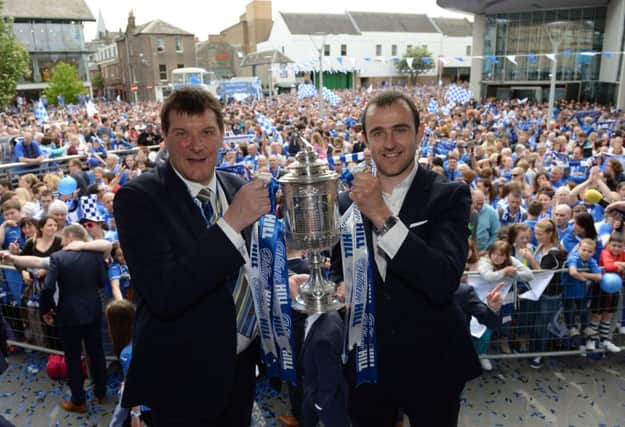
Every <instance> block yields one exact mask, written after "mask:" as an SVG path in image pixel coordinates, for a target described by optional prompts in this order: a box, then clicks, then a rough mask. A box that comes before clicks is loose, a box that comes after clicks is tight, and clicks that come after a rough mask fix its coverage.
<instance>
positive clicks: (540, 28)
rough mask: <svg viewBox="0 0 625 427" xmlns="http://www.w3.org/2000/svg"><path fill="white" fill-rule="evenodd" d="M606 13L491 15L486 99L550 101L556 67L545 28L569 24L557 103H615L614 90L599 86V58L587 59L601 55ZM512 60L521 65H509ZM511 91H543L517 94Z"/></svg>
mask: <svg viewBox="0 0 625 427" xmlns="http://www.w3.org/2000/svg"><path fill="white" fill-rule="evenodd" d="M606 11H607V7H587V8H571V9H557V10H540V11H531V12H518V13H501V14H494V15H487V16H486V31H485V34H484V57H485V59H484V60H483V61H482V63H483V67H482V83H483V84H484V85H486V87H485V89H486V95H487V96H496V97H499V98H505V97H511V96H512V97H514V96H518V95H521V96H520V97H524V96H522V95H525V96H528V95H529V96H530V97H531V98H542V99H543V100H546V99H547V98H548V96H549V90H548V86H549V81H550V79H551V65H552V62H551V60H550V59H549V58H547V57H546V56H544V54H550V53H553V46H552V44H551V41H550V39H549V35H548V32H547V27H546V24H547V23H549V22H554V21H566V22H569V25H568V27H567V31H566V32H565V33H564V36H563V38H562V41H561V43H560V46H559V49H558V52H559V55H558V57H557V59H558V68H557V73H556V80H557V81H558V86H557V88H556V97H566V98H569V99H580V100H589V101H600V102H606V103H614V99H612V98H613V97H614V96H615V95H614V93H615V90H614V87H611V86H614V85H612V84H609V83H599V81H598V80H599V70H600V64H601V54H598V53H597V54H592V55H591V54H589V52H601V51H602V47H603V36H604V32H605V24H606ZM582 52H586V54H581V53H582ZM508 55H514V56H515V61H516V62H517V63H516V64H514V63H513V62H512V61H510V60H508V59H506V58H505V57H506V56H508ZM493 56H495V57H496V59H494V58H492V57H493ZM513 86H514V87H519V86H527V87H528V88H531V87H532V86H536V87H541V88H544V89H545V90H540V91H531V90H530V91H526V92H525V93H522V92H523V91H522V90H521V93H519V91H516V92H517V93H515V89H514V88H513ZM532 95H535V96H532Z"/></svg>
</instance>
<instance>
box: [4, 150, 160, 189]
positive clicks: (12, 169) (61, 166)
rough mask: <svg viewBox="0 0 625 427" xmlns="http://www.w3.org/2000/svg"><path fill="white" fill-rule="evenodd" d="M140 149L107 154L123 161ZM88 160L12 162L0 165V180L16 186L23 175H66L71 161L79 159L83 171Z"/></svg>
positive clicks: (55, 158) (65, 158) (80, 156)
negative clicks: (58, 172)
mask: <svg viewBox="0 0 625 427" xmlns="http://www.w3.org/2000/svg"><path fill="white" fill-rule="evenodd" d="M147 148H148V150H149V151H157V150H158V149H159V146H158V145H150V146H148V147H147ZM140 149H141V148H140V147H134V148H129V149H122V150H109V151H107V153H111V154H116V155H118V156H119V157H120V160H122V161H123V159H124V158H125V157H126V156H127V155H128V154H136V153H138V152H139V151H140ZM87 158H88V155H72V156H60V157H54V158H49V159H44V160H42V161H41V162H40V163H34V164H33V163H22V162H14V163H2V164H0V179H5V180H8V181H10V182H11V183H12V184H13V185H16V184H17V181H18V179H19V177H20V176H22V175H25V174H29V173H32V174H35V175H37V176H39V177H43V176H44V175H45V174H47V173H54V172H57V171H59V170H62V171H63V172H64V173H67V167H68V164H69V161H70V160H72V159H79V160H82V161H83V169H88V168H87V165H86V163H85V162H84V160H85V159H87Z"/></svg>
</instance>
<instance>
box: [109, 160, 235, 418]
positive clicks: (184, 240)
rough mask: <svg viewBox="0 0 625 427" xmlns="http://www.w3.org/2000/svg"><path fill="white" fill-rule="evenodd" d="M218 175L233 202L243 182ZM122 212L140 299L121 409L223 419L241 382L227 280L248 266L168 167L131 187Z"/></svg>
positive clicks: (121, 198)
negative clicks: (237, 381) (238, 380)
mask: <svg viewBox="0 0 625 427" xmlns="http://www.w3.org/2000/svg"><path fill="white" fill-rule="evenodd" d="M217 179H218V181H219V184H220V186H221V188H222V190H223V192H224V193H225V195H226V199H227V200H228V202H229V203H230V202H231V200H232V197H233V196H234V194H235V193H236V191H237V190H238V189H239V187H240V186H241V185H242V184H243V180H241V179H240V178H239V177H238V176H236V175H232V174H228V173H222V172H217ZM114 211H115V219H116V221H117V229H118V232H119V238H120V242H121V245H122V247H123V248H124V256H125V257H126V259H127V261H128V266H129V270H130V272H131V274H132V283H133V287H134V288H135V289H136V294H135V295H136V299H137V315H136V322H135V331H134V338H133V358H132V362H131V364H130V368H129V370H128V376H127V382H126V387H125V390H124V395H123V400H122V405H123V406H124V407H129V406H134V405H137V404H140V403H141V404H145V405H147V406H150V407H153V408H154V409H159V410H161V411H163V410H168V409H169V410H171V409H172V408H175V410H178V411H180V412H181V413H184V414H186V416H187V417H189V418H194V417H195V414H198V415H201V417H202V418H213V417H216V416H217V415H218V414H220V413H221V412H222V411H223V409H224V405H225V402H226V398H227V396H228V395H229V394H230V392H231V390H232V389H233V387H234V385H235V384H233V378H234V373H235V372H234V371H235V363H236V321H235V308H234V302H233V299H232V294H231V289H230V286H229V284H230V283H231V282H232V280H233V278H234V277H235V275H237V274H238V272H239V269H240V268H241V267H242V266H243V265H244V262H245V261H244V259H243V257H242V256H241V254H240V253H239V251H238V250H237V248H235V247H234V246H233V245H232V243H231V241H230V240H229V239H228V237H227V236H226V235H225V234H224V232H223V231H222V230H221V228H220V227H219V226H217V225H215V226H213V227H210V228H208V227H206V222H205V220H204V218H203V217H202V214H201V213H200V208H199V207H198V206H197V205H196V204H195V203H194V202H193V199H192V197H191V195H190V193H189V191H188V189H187V187H186V185H185V183H184V182H183V181H182V180H181V179H180V178H179V177H178V175H176V173H175V171H174V170H173V168H172V167H171V165H170V164H169V162H165V163H162V164H159V165H158V166H157V167H156V168H155V169H154V171H152V172H149V173H146V174H141V176H139V177H137V178H135V179H133V180H132V181H130V182H129V183H128V184H126V185H124V186H123V187H122V188H121V189H120V190H119V192H118V193H117V195H116V196H115V210H114Z"/></svg>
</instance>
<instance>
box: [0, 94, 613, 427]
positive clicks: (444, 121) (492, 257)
mask: <svg viewBox="0 0 625 427" xmlns="http://www.w3.org/2000/svg"><path fill="white" fill-rule="evenodd" d="M381 89H383V88H377V89H371V88H370V89H369V90H367V89H366V88H362V89H358V90H345V91H337V95H338V96H340V98H341V101H340V102H339V103H338V104H336V105H330V104H329V103H326V104H325V106H324V109H323V110H320V109H319V108H318V100H316V99H313V98H304V99H300V98H298V96H297V94H296V93H291V94H281V95H278V96H274V97H272V98H270V99H263V100H256V101H233V100H228V101H227V102H225V103H224V104H223V128H224V133H225V138H224V141H223V144H222V145H221V147H220V149H219V153H218V157H217V165H216V166H217V167H218V169H219V168H221V169H223V170H227V171H232V172H235V173H238V174H240V175H242V176H244V177H245V178H246V179H248V180H249V179H250V177H253V176H257V175H259V174H262V173H270V174H271V175H272V176H273V177H275V178H279V177H281V176H283V175H284V174H285V173H287V171H288V167H289V165H290V164H291V163H292V162H293V160H294V155H295V154H296V153H297V152H298V151H300V150H301V149H302V148H304V144H305V142H304V141H308V142H310V144H311V146H312V149H313V150H314V151H315V152H316V154H317V155H318V157H319V158H320V159H322V160H326V161H328V164H329V167H330V168H332V169H333V170H335V171H336V172H337V173H338V174H339V176H341V178H342V180H343V182H342V183H341V188H343V189H349V188H350V186H351V185H356V186H358V185H360V186H362V185H363V184H362V183H358V182H356V183H354V182H352V181H351V180H350V179H348V177H349V175H350V174H349V168H350V167H352V166H354V165H355V164H356V163H358V162H365V163H369V164H371V166H372V167H373V169H375V165H374V164H372V156H371V147H370V144H371V139H369V140H367V138H366V137H365V135H363V132H362V131H363V126H364V123H363V122H362V115H363V110H364V109H365V107H366V105H367V102H368V101H369V100H370V99H371V98H372V97H374V96H375V95H376V94H378V93H379V92H380V91H381ZM395 89H397V90H399V91H400V92H401V93H403V94H404V95H405V96H407V97H409V98H410V99H412V100H413V101H414V103H415V104H416V108H417V109H418V111H419V115H420V126H419V130H418V138H417V139H418V149H417V150H416V156H415V160H416V162H417V164H418V168H425V169H429V170H431V171H433V172H435V173H436V174H439V175H441V176H443V177H444V178H445V179H446V180H448V181H458V182H463V183H465V184H466V185H467V186H469V187H470V188H471V200H472V201H471V219H470V224H469V228H470V230H471V238H470V240H469V243H468V245H469V256H468V258H467V260H466V267H465V273H466V275H465V278H464V279H463V280H465V281H467V282H469V283H471V277H479V278H480V279H481V280H483V281H484V282H487V283H490V284H491V290H495V291H496V292H501V293H502V294H503V296H505V300H504V302H503V305H502V304H501V303H498V302H497V300H498V299H497V298H496V295H495V294H493V293H489V295H488V297H487V298H486V297H484V298H483V302H484V303H486V304H487V306H488V308H489V310H490V312H492V313H495V315H496V316H495V317H496V319H494V320H492V321H490V322H488V323H489V325H488V329H486V331H482V332H481V333H480V334H474V346H475V349H476V352H477V353H478V354H481V355H484V354H487V353H489V352H492V351H497V350H495V349H494V348H493V344H492V343H491V340H493V339H494V338H496V340H497V343H498V344H499V345H500V347H501V348H500V349H501V351H502V352H504V353H508V352H511V351H519V352H535V353H543V352H545V351H550V350H557V349H564V348H566V349H569V348H571V347H575V348H580V349H582V350H584V351H589V352H592V351H595V350H596V348H597V347H602V348H604V349H605V350H606V351H608V352H618V351H620V349H619V347H618V346H617V345H615V344H614V335H616V334H619V333H625V313H624V312H623V310H622V305H623V304H622V298H620V293H618V292H617V293H609V292H606V291H605V290H604V289H603V288H602V287H601V285H600V282H601V279H602V271H604V272H615V273H617V274H618V275H622V274H623V272H624V271H625V253H624V251H623V250H624V247H625V235H624V234H623V233H622V231H621V229H622V221H623V218H622V215H621V214H620V211H619V210H618V204H617V205H613V206H616V208H610V207H608V208H607V209H606V208H605V206H606V205H607V203H612V202H619V201H622V200H625V173H624V164H625V148H624V147H623V137H624V136H625V128H623V125H622V121H623V120H625V117H624V116H623V113H622V112H621V111H619V110H615V109H614V108H611V107H609V106H602V105H595V104H591V103H580V102H573V101H559V102H558V103H557V106H556V108H555V111H554V117H553V118H549V117H547V111H548V108H547V105H546V104H545V103H540V102H533V101H528V100H519V99H507V100H495V99H493V100H484V101H478V100H470V101H468V102H466V103H456V104H452V105H450V100H449V99H448V98H447V94H448V87H445V86H443V87H439V86H416V87H401V88H395ZM434 105H436V106H438V105H441V106H445V108H440V109H439V108H438V107H436V108H433V106H434ZM160 108H161V105H160V104H127V103H123V102H108V103H98V104H97V109H98V112H97V113H96V114H95V115H92V114H88V113H87V111H86V109H85V108H84V106H64V107H58V108H55V107H52V106H50V107H48V120H47V122H45V123H41V122H38V121H37V118H36V117H35V114H34V112H33V111H32V110H30V109H29V104H24V105H21V106H20V109H12V110H8V111H5V112H4V113H1V114H0V136H9V137H11V144H12V145H13V159H12V160H13V161H15V162H20V163H22V164H23V165H21V166H19V167H16V168H15V172H16V173H17V174H19V180H18V181H17V182H10V181H8V180H5V181H2V182H0V209H1V213H2V217H1V221H2V225H1V226H0V241H1V242H2V245H3V246H2V249H3V250H5V251H6V254H7V259H9V260H10V261H12V262H14V263H15V264H16V265H18V266H22V265H29V266H30V265H31V264H28V262H34V265H35V266H36V267H29V268H26V267H24V268H18V269H17V270H11V269H4V270H3V273H4V279H5V280H4V281H3V283H2V288H1V291H0V303H1V304H2V313H3V315H4V317H5V319H6V320H7V324H6V326H7V328H0V329H5V330H6V333H7V336H8V337H10V338H13V339H15V340H18V341H19V340H26V341H29V342H32V343H33V344H37V345H40V346H45V347H49V348H55V349H60V348H61V345H62V344H61V343H60V342H59V340H58V334H59V331H58V330H56V328H55V327H53V326H51V325H53V324H54V321H53V320H52V319H50V318H48V319H46V318H45V316H44V319H43V320H42V318H41V316H42V315H48V314H51V315H52V314H54V313H50V311H49V310H47V309H48V308H49V307H50V306H51V304H50V301H46V304H43V303H42V304H41V305H45V306H46V312H45V313H43V312H40V310H39V308H40V297H41V295H42V293H43V294H44V295H46V293H45V292H43V291H44V289H46V288H48V287H49V284H47V282H46V277H47V276H48V274H49V273H48V269H49V268H50V264H49V263H50V259H51V256H53V254H54V253H56V252H59V251H62V250H63V251H72V250H79V251H80V250H83V249H84V246H83V245H81V244H78V243H76V241H77V240H81V241H82V240H93V241H94V242H95V244H96V246H95V249H96V250H98V251H103V252H104V257H103V259H104V262H105V265H106V268H107V269H108V277H107V279H106V280H104V281H103V283H102V284H101V286H100V284H99V282H98V281H97V280H94V281H95V282H98V283H97V285H98V286H95V285H96V283H94V286H95V287H94V289H95V288H97V289H98V291H97V292H98V293H99V298H100V300H101V310H104V309H105V307H107V304H111V301H114V305H112V306H111V305H109V309H108V310H107V314H111V313H112V314H111V316H109V317H112V318H113V320H111V319H110V318H109V324H110V326H111V335H112V338H113V348H114V352H115V355H116V356H118V357H120V356H121V359H122V360H127V359H128V358H129V357H130V356H129V353H131V351H130V347H129V344H130V340H131V336H132V329H131V327H130V329H129V326H128V325H131V324H132V321H133V319H134V308H133V307H132V304H130V305H127V304H126V305H124V304H125V303H124V302H123V301H130V302H132V301H133V298H134V296H135V289H134V288H133V285H132V277H133V276H132V275H133V271H132V269H129V267H128V265H127V263H126V260H125V258H124V248H122V246H121V244H120V242H119V238H118V235H117V226H116V221H115V215H114V214H115V212H114V200H115V197H116V194H117V193H118V191H120V189H123V188H124V187H125V186H126V185H127V184H128V183H130V182H133V180H135V179H136V178H137V177H138V176H140V175H142V174H143V173H145V172H146V171H148V170H151V169H153V168H155V167H156V166H157V165H158V164H159V163H162V162H165V161H166V160H167V159H168V155H169V154H171V153H168V150H167V149H166V146H165V144H164V141H163V140H164V133H165V132H163V130H162V127H163V123H161V116H160ZM321 111H323V113H322V112H321ZM259 117H263V121H264V120H265V119H269V121H270V122H271V125H270V126H267V124H266V122H264V123H260V120H259ZM552 119H553V120H552ZM169 131H170V132H171V129H169ZM174 131H175V130H174ZM374 131H375V130H374ZM405 131H406V130H405V129H402V128H401V127H398V128H394V129H392V130H391V132H392V133H393V134H394V135H395V134H397V135H398V136H400V135H401V132H405ZM170 135H171V134H170ZM170 137H171V136H170ZM66 155H67V156H71V155H77V156H78V157H74V158H72V159H71V160H69V161H67V160H58V166H59V170H58V171H53V172H47V173H46V174H40V173H39V172H38V171H39V169H38V166H39V165H40V164H41V163H42V161H43V160H44V159H45V158H59V157H62V156H66ZM358 188H359V187H357V189H358ZM596 192H599V193H600V195H601V196H600V197H599V198H597V197H595V195H596ZM356 193H358V191H356ZM198 197H199V196H198ZM598 199H603V201H602V202H599V200H598ZM361 203H365V202H364V201H361ZM359 205H360V204H359ZM395 214H397V213H395ZM76 223H78V224H80V225H82V228H81V229H82V230H84V231H85V232H86V235H83V234H82V233H81V229H78V230H76V229H74V228H72V227H71V226H72V224H76ZM67 227H70V228H69V232H68V233H66V235H65V234H64V230H67ZM136 227H142V225H141V224H140V223H137V224H136ZM146 227H147V226H146ZM137 233H140V231H139V230H137ZM104 241H108V242H110V247H108V246H107V245H106V244H103V243H100V242H104ZM87 248H89V246H87ZM21 256H32V257H39V258H42V259H44V260H47V261H46V263H44V264H43V265H42V266H39V265H38V264H37V262H35V261H32V260H30V259H28V258H23V259H21V260H20V257H21ZM24 260H26V261H24ZM52 260H54V258H52ZM27 261H28V262H27ZM57 262H60V261H57ZM52 264H55V262H53V263H52ZM545 269H556V270H560V271H564V274H562V275H561V274H559V273H557V274H555V275H553V277H552V278H551V279H550V283H549V284H548V286H546V287H545V289H544V291H542V292H541V295H539V298H538V299H537V301H530V300H523V299H519V296H520V295H521V294H522V293H523V292H525V291H527V290H528V289H530V288H531V286H532V283H533V280H534V273H533V271H536V270H545ZM57 273H58V272H56V271H55V277H56V274H57ZM57 280H58V279H57ZM502 283H503V284H502ZM46 284H47V285H46ZM100 288H101V289H100ZM461 289H464V290H463V292H465V291H466V289H465V288H463V287H461ZM48 292H49V291H48ZM49 297H50V296H49V295H47V296H46V297H45V298H46V299H47V300H49ZM120 301H121V302H120ZM469 317H470V316H469ZM120 318H121V320H119V319H120ZM90 321H91V322H92V323H93V322H101V320H100V318H97V319H90ZM120 325H121V326H120ZM554 325H555V326H554ZM563 325H564V326H563ZM558 326H559V328H558ZM100 329H102V328H100ZM104 329H105V330H106V325H105V326H104ZM556 329H557V330H556ZM489 348H490V350H489ZM3 350H6V349H3ZM98 351H99V350H98ZM5 354H6V353H5ZM98 354H99V353H98ZM98 357H100V356H98ZM480 361H481V363H482V368H483V369H485V370H490V369H492V363H491V362H490V361H489V360H488V359H487V358H486V357H482V358H481V359H480ZM68 363H69V361H68ZM542 363H543V358H542V357H541V356H536V357H534V358H532V359H531V361H530V364H531V366H532V367H535V368H540V367H541V366H542ZM74 369H76V368H75V367H74ZM78 387H79V386H78V385H74V387H73V388H72V391H74V388H78ZM80 387H82V382H81V383H80ZM76 394H77V396H76V400H75V401H74V402H73V403H72V405H73V406H72V405H69V404H68V405H67V409H68V410H78V411H81V410H86V406H83V405H84V395H80V394H79V393H76ZM98 397H101V396H98ZM140 412H141V410H140V408H139V407H137V406H134V407H133V409H132V411H131V415H133V414H135V413H140ZM133 418H135V417H134V415H133Z"/></svg>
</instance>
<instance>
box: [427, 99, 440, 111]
mask: <svg viewBox="0 0 625 427" xmlns="http://www.w3.org/2000/svg"><path fill="white" fill-rule="evenodd" d="M428 113H431V114H436V113H438V102H436V99H434V98H432V99H430V103H429V104H428Z"/></svg>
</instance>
